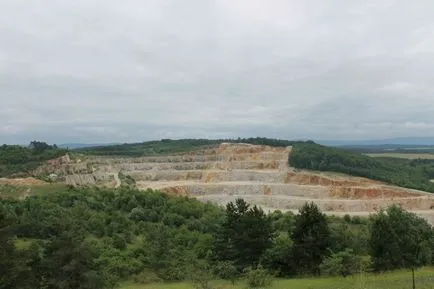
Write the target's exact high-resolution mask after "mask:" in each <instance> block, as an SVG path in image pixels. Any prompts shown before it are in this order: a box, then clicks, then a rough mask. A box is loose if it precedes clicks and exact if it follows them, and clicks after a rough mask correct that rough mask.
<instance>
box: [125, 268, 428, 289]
mask: <svg viewBox="0 0 434 289" xmlns="http://www.w3.org/2000/svg"><path fill="white" fill-rule="evenodd" d="M215 284H216V285H217V286H219V287H216V288H225V289H244V288H246V285H245V283H244V282H238V283H237V284H236V285H235V286H233V285H231V284H230V283H228V282H221V281H216V282H215ZM163 288H165V289H166V288H167V289H190V288H194V287H193V285H192V284H190V283H185V282H184V283H173V284H164V283H162V284H161V283H160V284H147V285H140V284H134V283H130V282H127V283H124V284H122V285H121V286H120V289H163ZM287 288H288V289H407V288H411V272H410V271H396V272H392V273H386V274H380V275H374V274H363V275H355V276H352V277H347V278H306V279H276V280H275V281H274V282H273V284H272V286H271V287H270V289H287ZM416 288H418V289H432V288H434V268H423V269H421V270H418V271H416Z"/></svg>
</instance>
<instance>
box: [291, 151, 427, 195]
mask: <svg viewBox="0 0 434 289" xmlns="http://www.w3.org/2000/svg"><path fill="white" fill-rule="evenodd" d="M289 162H290V164H291V165H292V166H294V167H296V168H300V169H308V170H319V171H333V172H338V173H344V174H349V175H353V176H360V177H366V178H370V179H374V180H379V181H384V182H387V183H390V184H394V185H397V186H402V187H408V188H413V189H419V190H424V191H429V192H434V183H432V182H430V180H431V179H433V178H434V160H407V159H394V158H371V157H368V156H365V155H362V154H360V153H357V152H352V151H348V150H344V149H338V148H332V147H326V146H321V145H318V144H314V143H296V144H295V145H294V146H293V151H292V154H291V156H290V160H289Z"/></svg>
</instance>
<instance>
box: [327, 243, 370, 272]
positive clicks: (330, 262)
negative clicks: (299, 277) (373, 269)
mask: <svg viewBox="0 0 434 289" xmlns="http://www.w3.org/2000/svg"><path fill="white" fill-rule="evenodd" d="M366 264H367V262H366V261H365V262H363V260H362V258H361V257H360V256H357V255H354V253H353V250H352V249H346V250H344V251H341V252H337V253H334V254H332V255H331V256H330V257H328V258H327V259H325V260H324V261H323V263H322V264H321V266H320V269H321V272H322V273H324V274H326V275H330V276H343V277H346V276H348V275H351V274H354V273H357V272H360V271H365V270H366V269H367V268H366V267H367V266H366Z"/></svg>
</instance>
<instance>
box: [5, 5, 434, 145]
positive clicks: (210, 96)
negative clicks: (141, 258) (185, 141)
mask: <svg viewBox="0 0 434 289" xmlns="http://www.w3.org/2000/svg"><path fill="white" fill-rule="evenodd" d="M433 11H434V1H432V0H418V1H407V0H403V1H393V0H372V1H368V0H364V1H348V0H318V1H313V0H311V1H309V0H293V1H290V0H286V1H283V0H264V1H259V0H215V1H208V0H186V1H180V0H172V1H166V0H137V1H136V0H124V1H119V0H105V1H92V0H74V1H71V0H31V1H29V0H1V1H0V100H1V105H0V143H27V142H28V141H30V140H33V139H38V140H45V141H48V142H55V143H66V142H87V143H93V142H130V141H143V140H151V139H160V138H185V137H195V138H196V137H207V138H220V137H238V136H240V137H249V136H267V137H277V138H283V139H298V138H309V139H384V138H389V137H402V136H434V12H433Z"/></svg>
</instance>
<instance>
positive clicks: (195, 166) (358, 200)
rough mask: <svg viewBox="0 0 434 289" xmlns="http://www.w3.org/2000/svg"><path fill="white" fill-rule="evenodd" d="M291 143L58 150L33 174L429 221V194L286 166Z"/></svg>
mask: <svg viewBox="0 0 434 289" xmlns="http://www.w3.org/2000/svg"><path fill="white" fill-rule="evenodd" d="M291 149H292V148H291V147H270V146H263V145H251V144H232V143H222V144H220V145H219V146H216V147H213V148H207V149H202V150H198V151H193V152H190V153H184V154H178V155H169V156H155V157H138V158H133V157H99V156H86V157H83V158H75V159H72V158H69V156H66V157H62V158H59V159H57V160H52V161H50V162H49V163H47V164H45V165H44V166H42V167H40V168H38V169H37V172H36V173H37V174H46V175H47V174H50V175H55V176H56V179H57V181H58V182H63V183H66V184H69V185H73V186H81V185H97V186H106V187H119V186H121V185H122V180H123V179H124V178H125V177H128V178H130V179H133V180H134V181H135V185H136V187H137V188H138V189H143V190H146V189H155V190H159V191H162V192H165V193H167V194H170V195H179V196H189V197H194V198H196V199H198V200H200V201H202V202H212V203H215V204H219V205H225V204H226V203H228V202H231V201H234V200H235V199H237V198H243V199H245V200H246V201H247V202H249V203H250V204H254V205H258V206H260V207H261V208H263V209H264V210H266V211H272V210H281V211H294V212H295V211H297V210H298V209H299V208H300V207H301V206H302V205H303V204H304V203H305V202H314V203H316V204H317V205H318V206H319V207H320V208H321V209H322V210H323V211H324V212H325V213H327V214H334V215H345V214H350V215H360V216H364V215H369V214H370V213H373V212H376V211H378V210H380V209H382V208H385V207H387V206H389V205H391V204H396V205H399V206H402V207H403V208H404V209H406V210H409V211H412V212H415V213H416V214H418V215H419V216H421V217H424V218H426V219H427V220H428V221H429V222H430V223H433V224H434V195H433V194H431V193H426V192H422V191H417V190H411V189H406V188H401V187H396V186H391V185H387V184H385V183H382V182H379V181H373V180H370V179H365V178H360V177H352V176H347V175H344V174H337V173H329V172H312V171H304V170H297V169H295V168H292V167H290V166H289V165H288V159H290V158H291Z"/></svg>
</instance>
